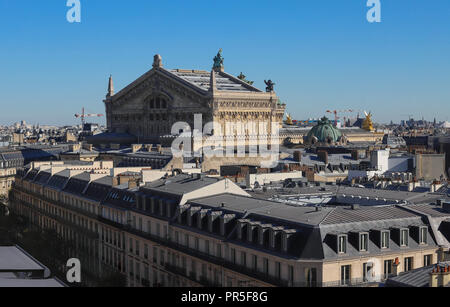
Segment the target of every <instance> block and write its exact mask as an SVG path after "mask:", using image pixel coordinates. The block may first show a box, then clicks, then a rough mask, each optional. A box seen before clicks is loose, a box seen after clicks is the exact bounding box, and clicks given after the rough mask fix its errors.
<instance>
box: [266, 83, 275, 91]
mask: <svg viewBox="0 0 450 307" xmlns="http://www.w3.org/2000/svg"><path fill="white" fill-rule="evenodd" d="M264 83H265V84H266V85H267V87H266V92H267V93H271V92H273V87H274V86H275V83H273V82H272V80H269V81H266V80H264Z"/></svg>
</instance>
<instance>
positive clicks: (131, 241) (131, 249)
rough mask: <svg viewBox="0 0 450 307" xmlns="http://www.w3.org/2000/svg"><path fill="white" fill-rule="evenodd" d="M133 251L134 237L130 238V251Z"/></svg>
mask: <svg viewBox="0 0 450 307" xmlns="http://www.w3.org/2000/svg"><path fill="white" fill-rule="evenodd" d="M132 252H133V239H132V238H130V253H132Z"/></svg>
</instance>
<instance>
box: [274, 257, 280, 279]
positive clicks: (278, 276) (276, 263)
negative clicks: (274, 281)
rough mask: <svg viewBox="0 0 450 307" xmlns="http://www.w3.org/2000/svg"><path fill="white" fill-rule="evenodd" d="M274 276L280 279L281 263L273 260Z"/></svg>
mask: <svg viewBox="0 0 450 307" xmlns="http://www.w3.org/2000/svg"><path fill="white" fill-rule="evenodd" d="M275 277H276V278H278V279H280V278H281V263H280V262H278V261H277V262H275Z"/></svg>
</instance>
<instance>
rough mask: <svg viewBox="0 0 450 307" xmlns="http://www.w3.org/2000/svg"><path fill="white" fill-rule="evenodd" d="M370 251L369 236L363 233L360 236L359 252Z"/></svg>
mask: <svg viewBox="0 0 450 307" xmlns="http://www.w3.org/2000/svg"><path fill="white" fill-rule="evenodd" d="M368 249H369V234H368V233H367V232H362V233H360V234H359V251H360V252H366V251H367V250H368Z"/></svg>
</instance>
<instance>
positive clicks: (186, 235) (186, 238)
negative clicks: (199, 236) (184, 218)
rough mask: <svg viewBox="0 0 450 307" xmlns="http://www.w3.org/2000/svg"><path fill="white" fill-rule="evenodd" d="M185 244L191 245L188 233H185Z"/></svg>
mask: <svg viewBox="0 0 450 307" xmlns="http://www.w3.org/2000/svg"><path fill="white" fill-rule="evenodd" d="M184 244H185V245H186V246H187V247H189V235H188V234H185V235H184Z"/></svg>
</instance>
